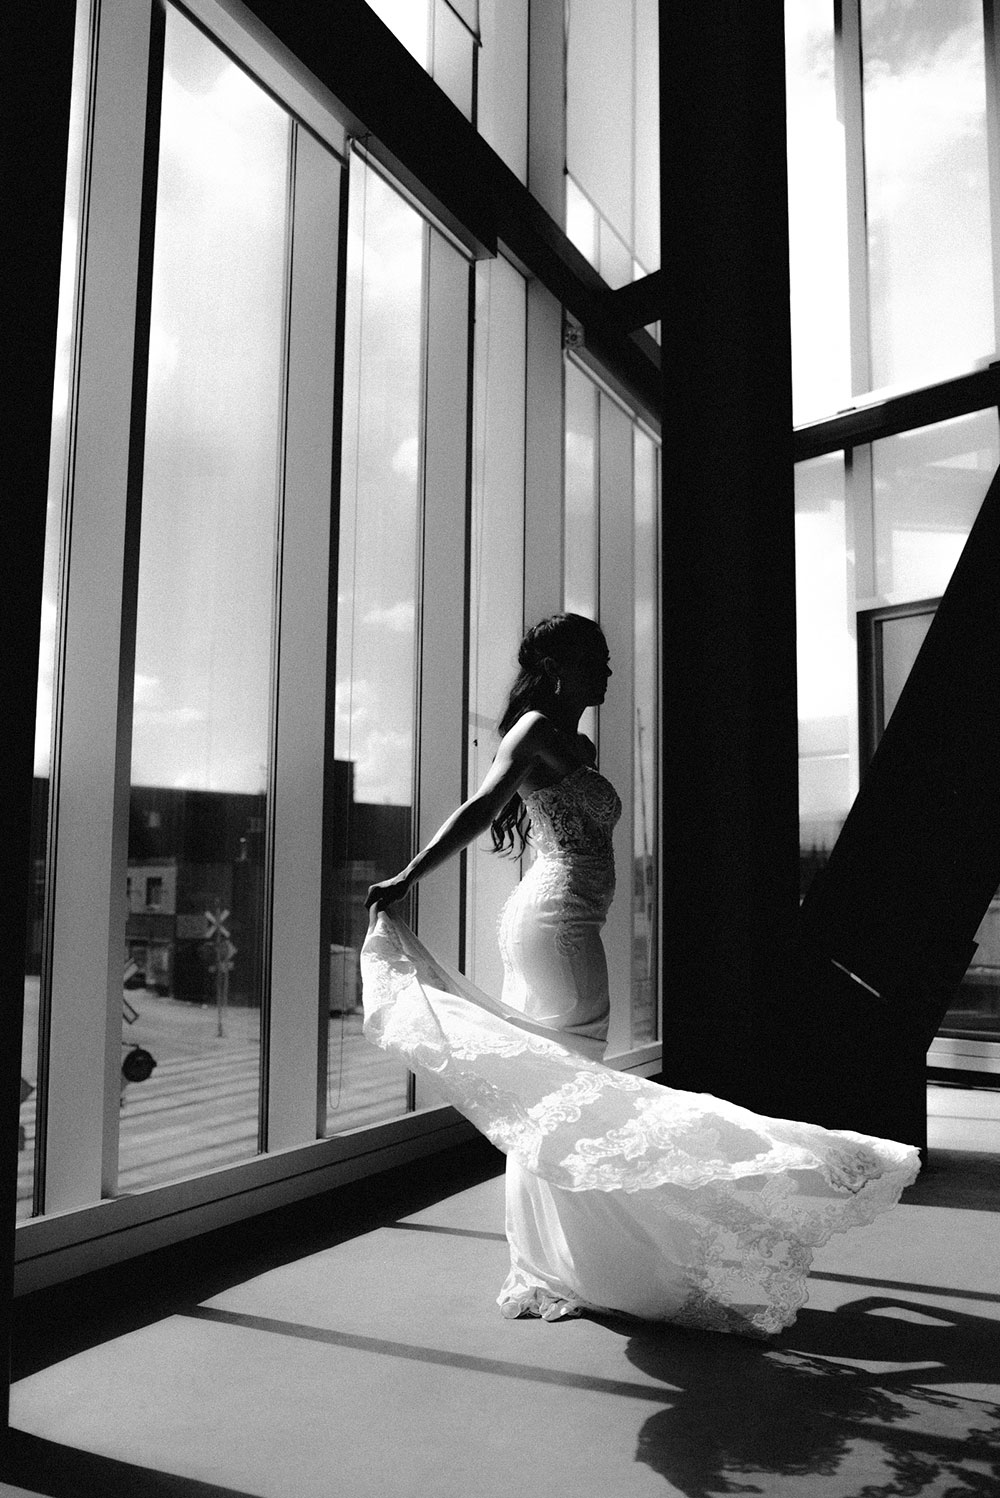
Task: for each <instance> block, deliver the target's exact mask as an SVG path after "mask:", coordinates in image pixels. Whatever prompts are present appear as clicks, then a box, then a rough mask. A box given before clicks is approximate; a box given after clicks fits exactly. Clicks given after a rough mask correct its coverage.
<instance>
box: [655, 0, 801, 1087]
mask: <svg viewBox="0 0 1000 1498" xmlns="http://www.w3.org/2000/svg"><path fill="white" fill-rule="evenodd" d="M660 25H661V38H660V46H661V116H662V134H661V152H662V164H661V173H662V229H663V313H662V316H663V323H662V327H663V366H664V406H663V434H664V445H663V553H664V571H663V604H664V610H663V629H664V639H663V712H664V754H663V804H664V854H665V868H664V913H663V931H664V943H665V949H664V960H663V1005H664V1018H663V1035H664V1078H665V1080H666V1081H667V1082H668V1083H670V1084H671V1085H673V1086H678V1087H684V1088H692V1089H705V1090H707V1091H711V1092H716V1093H721V1094H723V1095H725V1096H727V1097H730V1098H732V1099H734V1100H735V1101H738V1102H744V1103H747V1104H748V1105H751V1106H754V1105H757V1106H763V1105H764V1104H765V1103H768V1104H769V1103H770V1102H771V1100H772V1099H773V1096H774V1088H773V1086H772V1085H771V1084H772V1082H773V1081H774V1078H773V1069H772V1068H771V1066H770V1063H769V1058H768V1054H767V1046H766V1044H765V1043H764V1036H765V1034H766V1031H767V1030H768V1028H769V1016H770V1014H771V1011H772V1010H773V1008H774V1006H775V1005H776V1004H777V1005H778V1006H780V1007H784V1005H785V1004H786V1003H787V999H788V996H789V994H790V990H791V983H792V971H791V967H792V964H791V953H792V943H793V935H794V928H795V918H796V910H797V904H798V788H797V722H796V678H795V558H794V497H793V468H792V446H791V442H792V416H791V352H790V331H789V290H788V218H787V184H786V167H785V76H784V32H783V7H782V3H781V0H760V3H758V4H754V5H747V4H746V3H745V0H703V3H699V4H697V5H692V4H690V3H689V0H662V3H661V6H660Z"/></svg>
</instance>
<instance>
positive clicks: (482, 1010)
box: [361, 767, 919, 1336]
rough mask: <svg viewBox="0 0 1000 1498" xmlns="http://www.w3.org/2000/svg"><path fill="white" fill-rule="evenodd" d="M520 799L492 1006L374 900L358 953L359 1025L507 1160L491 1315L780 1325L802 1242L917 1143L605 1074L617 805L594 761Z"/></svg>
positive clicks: (862, 1203)
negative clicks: (501, 1265)
mask: <svg viewBox="0 0 1000 1498" xmlns="http://www.w3.org/2000/svg"><path fill="white" fill-rule="evenodd" d="M525 802H526V804H527V807H528V811H529V814H530V817H531V842H532V846H533V848H534V851H535V858H534V862H533V863H532V865H531V867H530V869H529V870H528V872H527V874H526V875H525V877H524V878H523V879H522V880H521V882H520V884H519V885H518V886H517V889H516V890H515V891H514V893H513V894H512V896H511V897H510V899H509V900H508V902H507V904H506V906H505V907H504V911H503V914H502V916H501V919H500V945H501V951H502V955H503V959H504V966H505V972H506V979H505V983H504V989H503V994H502V997H501V998H500V999H499V1000H497V999H494V998H491V997H489V996H488V995H486V994H484V993H482V992H481V991H480V990H479V989H477V988H475V986H474V985H473V984H471V983H469V982H468V980H466V979H465V978H463V977H461V976H459V975H457V974H454V973H450V972H448V971H447V970H446V969H445V968H444V967H442V966H441V964H440V963H439V962H438V961H437V960H436V959H435V958H434V957H433V956H432V955H431V954H430V953H429V952H428V951H427V950H426V948H424V947H423V946H422V945H421V944H420V942H419V941H418V940H417V939H416V937H414V935H413V934H412V932H410V931H409V930H408V929H407V928H406V927H405V926H404V925H402V923H400V922H398V921H396V920H394V919H393V918H392V917H391V916H389V915H388V914H387V913H385V912H383V913H381V914H380V915H379V917H378V920H377V922H376V923H375V926H374V928H373V930H372V931H371V932H370V934H369V937H368V940H367V941H366V943H365V946H364V950H363V952H362V956H361V966H362V973H363V978H364V1004H365V1034H366V1035H367V1036H368V1038H369V1039H370V1040H371V1041H373V1042H374V1043H375V1044H376V1045H378V1046H381V1047H382V1048H383V1049H385V1050H387V1051H391V1052H392V1053H394V1054H395V1055H397V1056H398V1057H400V1058H401V1059H402V1060H403V1061H405V1062H406V1064H407V1066H409V1067H411V1068H412V1069H413V1070H414V1071H416V1072H418V1073H420V1074H421V1075H423V1076H425V1077H426V1078H427V1079H428V1081H429V1082H430V1083H431V1084H432V1085H433V1087H434V1088H435V1090H436V1092H437V1093H438V1095H439V1096H440V1097H442V1098H444V1099H446V1100H447V1101H448V1102H450V1103H453V1104H454V1106H455V1107H456V1108H458V1109H459V1110H460V1111H461V1112H462V1113H464V1114H465V1115H466V1117H467V1118H470V1119H471V1120H472V1122H473V1123H474V1124H475V1125H476V1126H477V1127H478V1128H479V1129H481V1130H482V1132H483V1133H484V1134H486V1135H487V1137H488V1138H489V1139H491V1140H492V1141H493V1143H494V1144H496V1145H497V1146H499V1148H500V1149H502V1150H503V1151H505V1153H506V1155H507V1236H508V1239H509V1242H510V1262H511V1267H510V1274H509V1275H508V1277H507V1280H506V1282H505V1284H504V1286H503V1288H502V1290H501V1293H500V1296H499V1304H500V1307H501V1310H502V1312H503V1314H504V1315H505V1316H509V1317H515V1316H520V1315H533V1316H542V1317H544V1318H545V1319H547V1320H555V1319H558V1318H560V1317H562V1316H566V1315H575V1314H579V1312H581V1311H583V1310H588V1309H589V1310H596V1311H616V1312H624V1313H626V1314H631V1315H635V1316H641V1317H646V1318H650V1319H653V1320H663V1321H671V1322H675V1323H678V1324H680V1325H684V1326H695V1327H704V1328H710V1329H713V1330H717V1331H732V1332H741V1333H744V1334H746V1335H751V1336H763V1335H767V1334H769V1333H771V1332H775V1331H778V1330H779V1329H780V1328H781V1327H784V1326H788V1325H789V1324H790V1323H791V1322H792V1321H793V1320H794V1319H795V1314H796V1312H797V1311H798V1309H799V1307H800V1306H801V1305H802V1304H803V1302H804V1301H805V1299H806V1277H807V1275H808V1272H809V1266H810V1262H811V1259H812V1251H813V1249H814V1248H815V1247H816V1246H817V1245H818V1244H821V1243H824V1242H825V1241H826V1240H827V1239H828V1238H829V1237H830V1235H831V1234H832V1233H835V1232H842V1231H845V1230H846V1229H848V1228H852V1227H856V1226H859V1225H862V1224H864V1223H868V1222H871V1221H872V1219H873V1218H874V1217H876V1216H877V1215H878V1214H879V1213H880V1212H884V1211H886V1210H888V1209H889V1208H890V1207H892V1206H893V1205H894V1204H895V1203H896V1202H897V1201H898V1199H899V1195H900V1192H901V1191H902V1190H903V1188H904V1187H905V1186H907V1185H909V1184H910V1182H911V1181H913V1180H914V1178H915V1177H916V1174H917V1171H918V1169H919V1158H918V1154H917V1151H916V1149H914V1148H912V1147H911V1146H909V1145H903V1144H896V1143H894V1142H892V1141H890V1140H884V1139H871V1138H868V1137H867V1136H866V1135H863V1134H855V1133H851V1132H848V1131H846V1130H827V1129H823V1128H820V1127H819V1126H818V1125H815V1124H807V1123H794V1122H790V1121H787V1120H784V1119H773V1118H761V1117H759V1116H758V1115H756V1114H754V1113H750V1112H749V1111H748V1110H747V1109H745V1108H740V1107H738V1106H737V1105H736V1104H734V1103H728V1102H725V1101H723V1100H721V1099H719V1098H714V1097H711V1096H709V1095H708V1094H706V1093H690V1092H677V1091H674V1090H672V1089H670V1088H665V1087H661V1086H659V1085H657V1084H656V1083H653V1082H649V1081H647V1080H646V1079H645V1078H643V1077H637V1076H632V1075H630V1074H628V1073H623V1072H618V1071H614V1070H612V1069H610V1068H609V1067H606V1066H603V1065H602V1064H601V1061H600V1057H601V1055H602V1054H603V1051H604V1042H605V1037H606V1035H607V1023H608V980H607V966H606V963H605V958H604V951H603V948H602V945H601V937H600V932H601V927H602V926H603V924H604V919H605V916H606V914H607V910H608V906H609V904H610V901H611V896H612V893H613V891H614V862H613V858H612V852H611V834H612V830H613V828H614V824H615V822H616V821H617V819H618V816H619V815H620V812H621V805H620V802H619V800H618V797H617V796H616V794H615V792H614V790H613V788H612V787H611V786H610V785H609V784H608V782H607V781H606V780H605V779H604V778H603V777H602V776H601V775H599V774H598V773H597V771H596V770H592V769H590V768H589V767H581V768H580V769H578V770H576V771H574V772H573V773H572V774H570V775H567V776H566V777H565V779H563V780H561V781H559V782H558V784H556V785H554V786H550V787H548V788H546V789H545V790H541V791H535V792H532V793H529V794H528V795H526V796H525Z"/></svg>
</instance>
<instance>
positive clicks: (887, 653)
mask: <svg viewBox="0 0 1000 1498" xmlns="http://www.w3.org/2000/svg"><path fill="white" fill-rule="evenodd" d="M931 618H932V615H931V614H904V615H902V616H901V617H899V618H896V619H884V620H883V621H882V711H883V727H884V726H885V725H886V724H887V723H888V722H889V719H890V718H891V717H892V715H893V713H894V712H895V711H896V703H897V702H898V701H899V698H900V694H901V692H902V690H903V688H904V686H905V685H906V678H907V677H908V676H909V674H910V672H911V671H912V670H913V663H914V661H915V660H916V658H917V656H918V655H919V654H920V647H921V646H922V645H923V643H924V641H925V640H926V638H927V631H928V630H929V629H930V627H931Z"/></svg>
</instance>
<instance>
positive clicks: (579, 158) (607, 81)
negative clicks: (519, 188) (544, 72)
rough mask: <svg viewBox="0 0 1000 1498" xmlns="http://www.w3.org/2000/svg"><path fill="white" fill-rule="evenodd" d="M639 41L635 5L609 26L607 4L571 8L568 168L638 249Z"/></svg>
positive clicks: (576, 1)
mask: <svg viewBox="0 0 1000 1498" xmlns="http://www.w3.org/2000/svg"><path fill="white" fill-rule="evenodd" d="M634 42H635V35H634V25H633V20H632V7H631V5H629V6H623V7H621V10H620V11H619V13H618V14H617V15H616V18H615V22H614V24H613V25H609V24H608V10H607V5H606V3H605V0H569V3H568V4H567V6H566V166H567V170H568V171H570V172H572V174H573V176H574V178H575V179H576V181H577V182H578V183H579V184H580V186H581V187H582V188H583V191H584V192H585V193H586V194H587V196H588V198H590V200H591V202H592V203H594V204H595V205H596V207H597V209H598V212H599V213H601V215H602V216H603V217H604V218H606V219H607V220H608V222H609V223H610V224H611V226H612V227H613V228H614V230H615V231H616V233H617V234H619V235H620V236H621V238H622V239H624V240H626V241H627V243H628V245H629V248H630V249H633V248H634V246H633V243H632V241H633V225H632V202H633V183H632V178H633V171H634V159H635V146H634V129H635V126H634V119H635V115H634V74H633V47H634Z"/></svg>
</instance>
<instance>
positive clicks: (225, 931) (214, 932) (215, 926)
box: [205, 905, 229, 941]
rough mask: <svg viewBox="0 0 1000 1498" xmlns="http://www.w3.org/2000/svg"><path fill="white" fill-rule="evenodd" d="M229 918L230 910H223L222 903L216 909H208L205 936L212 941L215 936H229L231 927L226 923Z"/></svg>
mask: <svg viewBox="0 0 1000 1498" xmlns="http://www.w3.org/2000/svg"><path fill="white" fill-rule="evenodd" d="M228 919H229V911H228V910H223V908H222V906H221V905H217V906H216V907H215V909H214V910H206V911H205V937H206V939H207V940H208V941H211V939H212V937H213V936H214V937H220V936H221V937H223V938H228V936H229V927H228V926H227V925H226V922H227V921H228Z"/></svg>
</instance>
